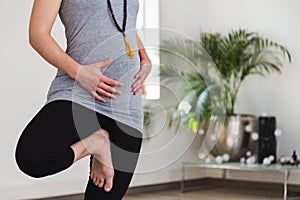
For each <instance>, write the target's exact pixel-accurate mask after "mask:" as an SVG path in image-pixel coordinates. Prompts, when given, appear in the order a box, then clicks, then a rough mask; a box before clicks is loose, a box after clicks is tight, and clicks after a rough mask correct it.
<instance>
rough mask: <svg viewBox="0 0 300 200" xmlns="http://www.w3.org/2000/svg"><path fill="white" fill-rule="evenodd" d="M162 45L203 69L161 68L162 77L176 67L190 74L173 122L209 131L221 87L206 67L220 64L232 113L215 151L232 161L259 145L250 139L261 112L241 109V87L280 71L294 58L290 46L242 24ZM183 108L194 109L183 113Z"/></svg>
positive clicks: (172, 114)
mask: <svg viewBox="0 0 300 200" xmlns="http://www.w3.org/2000/svg"><path fill="white" fill-rule="evenodd" d="M161 49H162V50H161V51H162V53H165V54H169V55H174V54H175V55H176V56H180V57H181V58H183V59H185V60H187V61H188V62H189V63H191V64H192V65H193V66H195V67H196V68H198V70H196V71H194V72H186V71H184V70H183V69H182V68H181V69H180V68H178V67H177V68H176V69H175V68H174V67H173V66H171V67H170V66H168V67H166V66H162V67H161V73H160V76H161V79H162V80H164V79H168V80H172V78H173V77H172V74H174V73H173V72H174V70H175V71H177V73H179V74H181V75H182V76H183V77H185V78H184V79H183V81H179V82H178V84H179V85H181V86H180V87H178V88H180V90H181V91H184V96H185V97H186V98H184V99H183V101H181V102H179V103H177V104H176V105H173V106H172V108H171V109H170V111H169V113H170V115H169V116H170V117H169V125H170V126H172V125H174V124H177V127H179V126H180V125H181V124H187V125H188V127H189V128H191V129H192V131H193V132H197V133H200V134H203V133H205V126H206V125H207V124H208V123H209V121H210V120H211V117H212V115H213V113H212V109H213V105H212V99H211V95H210V93H211V92H212V91H213V90H216V88H217V87H216V84H215V83H214V81H205V80H208V79H210V74H209V73H206V72H208V71H209V68H211V67H212V66H214V67H215V68H216V69H217V70H218V75H219V77H220V80H221V81H220V82H221V84H222V86H223V88H224V90H222V91H223V95H222V98H221V101H222V105H224V106H225V108H224V109H225V110H226V118H225V123H224V127H223V128H222V133H221V134H220V137H219V139H218V141H216V142H215V143H214V144H216V145H214V148H213V149H212V151H211V153H212V154H214V155H220V154H224V153H227V154H229V155H230V157H231V160H237V159H239V158H240V157H241V155H243V154H244V153H245V151H247V150H249V148H250V149H251V148H253V147H254V146H253V145H252V144H251V142H249V141H250V140H251V136H250V134H249V133H251V132H255V131H256V128H257V127H256V126H257V124H256V117H255V116H252V115H247V114H246V115H242V114H238V113H236V110H235V105H236V100H237V95H238V92H239V89H240V87H241V85H242V83H243V82H244V81H245V79H246V78H247V77H249V76H251V75H262V76H265V75H267V74H270V73H272V72H278V73H280V72H281V68H282V66H283V65H284V59H287V61H288V62H291V55H290V52H289V51H288V50H287V48H286V47H284V46H282V45H280V44H278V43H276V42H273V41H271V40H269V39H267V38H262V37H260V36H259V35H258V33H256V32H250V31H247V30H243V29H240V30H236V31H234V30H233V31H231V32H229V33H228V34H226V35H222V34H220V33H203V34H201V36H200V40H198V41H195V40H182V39H179V38H173V39H170V40H166V41H164V42H163V43H162V46H161ZM172 71H173V72H172ZM200 71H201V72H202V73H200ZM205 76H206V77H205ZM187 83H188V84H187ZM218 84H220V83H218ZM186 85H189V88H185V86H186ZM183 107H188V108H189V109H188V110H187V109H185V110H186V111H185V112H183V110H184V109H183ZM247 132H248V134H247ZM203 135H204V134H203ZM234 137H235V138H234ZM249 138H250V139H249Z"/></svg>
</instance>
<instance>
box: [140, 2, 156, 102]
mask: <svg viewBox="0 0 300 200" xmlns="http://www.w3.org/2000/svg"><path fill="white" fill-rule="evenodd" d="M139 4H140V8H139V13H138V19H137V29H138V35H139V36H140V37H141V39H142V41H143V43H144V46H145V49H146V50H147V53H148V55H149V57H150V59H151V61H152V70H151V72H150V74H149V76H148V77H147V79H146V81H145V95H144V98H145V99H146V100H157V99H159V98H160V84H159V65H160V64H159V63H160V60H159V40H160V39H159V0H139Z"/></svg>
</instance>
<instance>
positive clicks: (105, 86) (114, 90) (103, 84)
mask: <svg viewBox="0 0 300 200" xmlns="http://www.w3.org/2000/svg"><path fill="white" fill-rule="evenodd" d="M98 87H99V88H102V89H104V90H106V91H107V92H110V93H115V94H122V92H121V91H120V90H118V89H116V88H113V87H111V86H109V85H106V84H105V83H103V82H100V83H99V84H98Z"/></svg>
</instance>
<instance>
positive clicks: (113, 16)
mask: <svg viewBox="0 0 300 200" xmlns="http://www.w3.org/2000/svg"><path fill="white" fill-rule="evenodd" d="M107 5H108V9H109V12H110V14H111V17H112V20H113V22H114V24H115V26H116V28H117V29H118V31H119V32H121V33H122V35H123V38H124V42H125V45H126V52H127V54H128V56H129V57H130V58H133V57H134V50H133V48H132V46H131V44H130V43H129V41H128V39H127V36H126V34H125V29H126V22H127V0H124V7H123V24H122V28H121V27H120V25H119V24H118V22H117V20H116V17H115V14H114V11H113V9H112V5H111V2H110V0H107Z"/></svg>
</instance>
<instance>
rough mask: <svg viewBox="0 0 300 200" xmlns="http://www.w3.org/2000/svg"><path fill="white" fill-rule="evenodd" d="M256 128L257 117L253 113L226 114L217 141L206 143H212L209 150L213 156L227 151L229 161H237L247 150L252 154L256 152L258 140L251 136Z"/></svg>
mask: <svg viewBox="0 0 300 200" xmlns="http://www.w3.org/2000/svg"><path fill="white" fill-rule="evenodd" d="M257 130H258V122H257V117H255V116H253V115H231V116H226V118H225V122H224V125H223V126H222V129H221V133H220V135H219V137H218V139H217V142H216V141H214V143H215V142H216V144H215V145H214V144H213V143H209V142H206V143H207V144H206V145H210V146H213V145H214V147H213V148H212V150H211V152H210V153H211V154H212V155H214V156H218V155H223V154H225V153H227V154H229V156H230V161H239V160H240V158H241V157H245V156H246V152H247V151H250V152H251V153H252V154H256V153H257V152H256V151H257V150H256V149H257V144H258V142H257V140H255V139H253V138H252V137H251V134H252V133H254V132H257ZM207 141H210V140H207ZM210 142H213V141H210Z"/></svg>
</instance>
